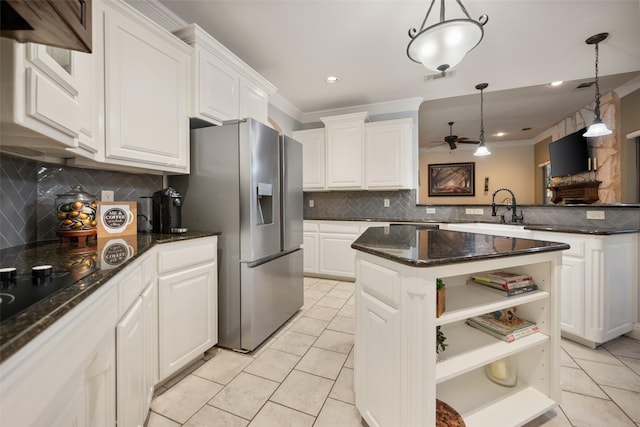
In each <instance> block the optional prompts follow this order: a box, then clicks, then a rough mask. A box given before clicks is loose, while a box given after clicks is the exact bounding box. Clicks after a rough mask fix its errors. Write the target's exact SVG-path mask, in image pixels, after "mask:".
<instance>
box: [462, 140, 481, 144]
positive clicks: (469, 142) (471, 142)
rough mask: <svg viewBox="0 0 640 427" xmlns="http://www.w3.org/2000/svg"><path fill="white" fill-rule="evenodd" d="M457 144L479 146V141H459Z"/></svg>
mask: <svg viewBox="0 0 640 427" xmlns="http://www.w3.org/2000/svg"><path fill="white" fill-rule="evenodd" d="M458 144H480V141H471V140H465V141H460V140H458Z"/></svg>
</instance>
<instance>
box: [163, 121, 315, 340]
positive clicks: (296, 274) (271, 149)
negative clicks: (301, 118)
mask: <svg viewBox="0 0 640 427" xmlns="http://www.w3.org/2000/svg"><path fill="white" fill-rule="evenodd" d="M170 184H171V185H172V186H173V187H174V188H176V189H177V190H178V191H179V192H180V193H182V195H183V206H182V221H183V224H184V226H185V227H188V228H189V229H197V230H210V231H220V232H221V235H220V236H219V247H218V261H219V262H218V269H219V275H218V344H219V345H221V346H223V347H227V348H231V349H234V350H239V351H251V350H253V349H255V348H256V347H257V346H258V345H260V343H262V342H263V341H264V340H265V339H266V338H267V337H269V336H270V335H271V334H272V333H273V332H275V331H276V330H277V329H278V328H279V327H280V326H281V325H282V324H283V323H284V322H286V321H287V320H288V319H289V318H290V317H291V316H293V315H294V314H295V313H296V312H297V311H298V310H299V309H300V307H302V305H303V266H302V262H303V261H302V249H301V248H300V246H301V245H302V212H303V195H302V145H301V144H300V143H298V142H296V141H295V140H293V139H291V138H288V137H280V136H279V135H278V133H277V132H276V131H275V130H273V129H272V128H270V127H268V126H266V125H264V124H262V123H260V122H258V121H256V120H253V119H245V120H241V121H237V122H232V123H225V124H224V125H223V126H213V127H205V128H200V129H194V130H192V131H191V173H190V175H183V176H174V177H170Z"/></svg>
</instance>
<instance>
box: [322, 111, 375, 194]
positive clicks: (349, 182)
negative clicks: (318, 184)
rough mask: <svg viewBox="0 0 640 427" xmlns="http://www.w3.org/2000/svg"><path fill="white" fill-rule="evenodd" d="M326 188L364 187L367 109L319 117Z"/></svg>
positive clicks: (352, 188) (353, 188)
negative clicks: (323, 136)
mask: <svg viewBox="0 0 640 427" xmlns="http://www.w3.org/2000/svg"><path fill="white" fill-rule="evenodd" d="M320 120H322V122H323V123H324V125H325V132H326V134H325V144H326V171H327V175H326V178H327V189H351V190H355V189H362V188H364V122H365V121H366V120H367V113H366V112H362V113H352V114H343V115H340V116H331V117H322V118H321V119H320Z"/></svg>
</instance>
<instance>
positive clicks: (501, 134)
mask: <svg viewBox="0 0 640 427" xmlns="http://www.w3.org/2000/svg"><path fill="white" fill-rule="evenodd" d="M496 136H504V132H498V133H496Z"/></svg>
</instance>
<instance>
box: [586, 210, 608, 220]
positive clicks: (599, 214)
mask: <svg viewBox="0 0 640 427" xmlns="http://www.w3.org/2000/svg"><path fill="white" fill-rule="evenodd" d="M587 219H604V211H587Z"/></svg>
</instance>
